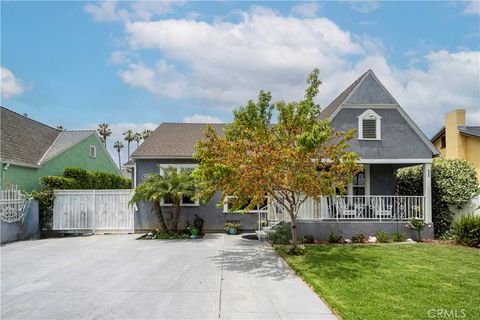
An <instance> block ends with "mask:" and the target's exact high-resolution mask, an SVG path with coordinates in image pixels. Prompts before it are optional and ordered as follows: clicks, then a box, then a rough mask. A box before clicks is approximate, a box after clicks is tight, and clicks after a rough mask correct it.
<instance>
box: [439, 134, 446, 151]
mask: <svg viewBox="0 0 480 320" xmlns="http://www.w3.org/2000/svg"><path fill="white" fill-rule="evenodd" d="M440 143H441V145H440V148H442V149H445V148H446V147H447V139H446V137H445V136H442V138H441V139H440Z"/></svg>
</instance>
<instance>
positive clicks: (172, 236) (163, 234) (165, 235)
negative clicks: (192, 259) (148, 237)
mask: <svg viewBox="0 0 480 320" xmlns="http://www.w3.org/2000/svg"><path fill="white" fill-rule="evenodd" d="M189 238H190V236H189V235H188V234H186V233H185V232H167V231H160V232H158V233H157V234H156V235H155V239H160V240H177V239H189Z"/></svg>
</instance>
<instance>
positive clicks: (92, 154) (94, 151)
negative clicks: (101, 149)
mask: <svg viewBox="0 0 480 320" xmlns="http://www.w3.org/2000/svg"><path fill="white" fill-rule="evenodd" d="M90 157H91V158H96V157H97V147H95V146H90Z"/></svg>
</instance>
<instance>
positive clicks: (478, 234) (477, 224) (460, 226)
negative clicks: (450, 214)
mask: <svg viewBox="0 0 480 320" xmlns="http://www.w3.org/2000/svg"><path fill="white" fill-rule="evenodd" d="M453 237H454V239H455V241H457V242H458V243H459V244H463V245H466V246H470V247H480V216H473V215H463V216H461V217H460V218H459V219H457V220H455V221H454V223H453Z"/></svg>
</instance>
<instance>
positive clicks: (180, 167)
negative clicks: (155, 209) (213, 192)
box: [160, 164, 200, 207]
mask: <svg viewBox="0 0 480 320" xmlns="http://www.w3.org/2000/svg"><path fill="white" fill-rule="evenodd" d="M195 166H196V165H195V164H160V174H161V175H164V174H165V169H169V168H174V169H176V170H177V172H178V173H180V172H185V171H187V172H192V171H193V170H194V169H195ZM161 205H162V206H171V205H172V199H168V198H165V199H162V201H161ZM180 205H181V206H183V207H189V206H190V207H194V206H199V205H200V200H199V199H193V200H192V199H191V198H189V197H183V199H182V201H181V202H180Z"/></svg>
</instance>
